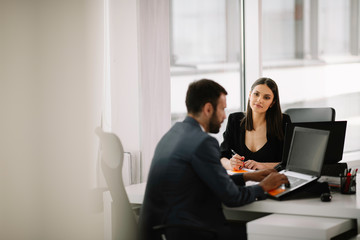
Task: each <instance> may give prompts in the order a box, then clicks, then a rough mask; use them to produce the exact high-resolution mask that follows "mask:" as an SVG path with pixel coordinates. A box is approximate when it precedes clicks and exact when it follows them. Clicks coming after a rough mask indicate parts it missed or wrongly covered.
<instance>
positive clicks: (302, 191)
mask: <svg viewBox="0 0 360 240" xmlns="http://www.w3.org/2000/svg"><path fill="white" fill-rule="evenodd" d="M323 193H329V194H330V188H329V184H328V183H327V182H318V181H315V182H312V183H310V184H308V185H306V186H304V187H302V188H299V189H297V190H296V191H294V192H292V193H291V194H288V196H286V197H283V198H281V199H278V200H292V199H305V198H318V197H320V196H321V194H323Z"/></svg>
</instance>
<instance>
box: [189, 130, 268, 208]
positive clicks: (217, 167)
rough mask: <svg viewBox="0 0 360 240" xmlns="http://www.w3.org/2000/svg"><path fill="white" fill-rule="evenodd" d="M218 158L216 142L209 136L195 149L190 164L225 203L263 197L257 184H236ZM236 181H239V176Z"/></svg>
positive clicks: (242, 201)
mask: <svg viewBox="0 0 360 240" xmlns="http://www.w3.org/2000/svg"><path fill="white" fill-rule="evenodd" d="M219 159H220V152H219V145H218V142H217V140H216V139H215V138H213V137H210V136H209V137H208V138H206V139H205V140H204V141H203V142H202V143H201V144H200V145H199V146H198V148H197V150H196V151H195V154H194V155H193V159H192V165H193V169H194V170H195V171H196V173H197V175H198V176H199V177H200V178H201V180H202V181H203V182H204V183H205V184H206V185H207V186H208V187H209V188H210V189H211V191H213V192H214V194H215V195H216V196H217V197H218V198H219V199H221V201H222V202H223V203H224V204H225V205H227V206H229V207H235V206H241V205H244V204H247V203H250V202H253V201H255V200H256V199H257V198H261V199H263V198H265V193H264V190H263V189H262V188H261V187H260V186H258V185H253V186H237V185H236V184H235V182H234V181H233V180H232V179H231V178H230V177H229V175H228V174H227V172H226V170H225V169H224V168H223V167H222V165H221V163H220V161H219ZM236 181H238V183H241V180H240V177H238V178H237V179H236ZM242 182H243V180H242Z"/></svg>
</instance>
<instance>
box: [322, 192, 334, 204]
mask: <svg viewBox="0 0 360 240" xmlns="http://www.w3.org/2000/svg"><path fill="white" fill-rule="evenodd" d="M331 199H332V196H331V194H330V193H322V194H321V195H320V200H321V201H322V202H330V201H331Z"/></svg>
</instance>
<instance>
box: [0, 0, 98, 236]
mask: <svg viewBox="0 0 360 240" xmlns="http://www.w3.org/2000/svg"><path fill="white" fill-rule="evenodd" d="M102 6H103V5H102V1H86V0H81V1H80V0H77V1H73V0H68V1H47V0H43V1H42V0H38V1H35V0H34V1H30V0H24V1H19V0H9V1H1V3H0V32H1V40H0V79H1V80H0V81H1V82H0V106H1V107H0V109H1V124H0V132H1V134H0V144H1V150H0V178H1V179H0V186H1V188H0V189H1V198H0V199H1V200H0V239H17V240H21V239H34V240H39V239H102V238H103V216H102V213H101V212H92V207H91V201H92V199H91V198H89V195H90V187H91V182H92V179H93V178H94V176H93V172H94V171H93V165H94V162H95V160H96V156H97V139H96V138H95V134H94V128H95V126H96V125H98V124H99V123H100V116H101V115H100V114H101V109H100V108H101V103H100V100H101V97H100V94H101V80H102V68H103V65H102V61H103V59H102V58H103V53H102V51H103V49H102V32H103V27H102V22H103V18H102Z"/></svg>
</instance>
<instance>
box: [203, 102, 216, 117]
mask: <svg viewBox="0 0 360 240" xmlns="http://www.w3.org/2000/svg"><path fill="white" fill-rule="evenodd" d="M213 111H214V108H213V106H212V104H211V103H209V102H208V103H205V105H204V108H203V112H204V114H205V115H206V116H211V115H212V114H213Z"/></svg>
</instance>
